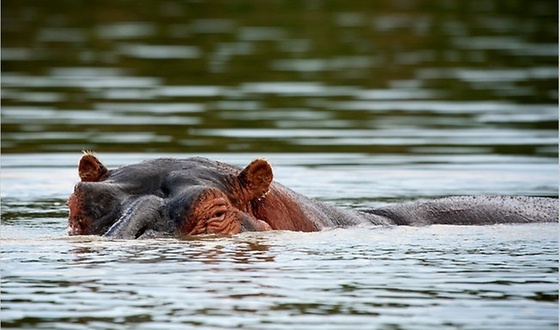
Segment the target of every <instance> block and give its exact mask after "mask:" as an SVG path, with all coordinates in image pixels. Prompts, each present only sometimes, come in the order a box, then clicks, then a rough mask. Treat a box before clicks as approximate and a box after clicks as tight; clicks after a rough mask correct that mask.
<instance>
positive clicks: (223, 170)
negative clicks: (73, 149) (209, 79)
mask: <svg viewBox="0 0 560 330" xmlns="http://www.w3.org/2000/svg"><path fill="white" fill-rule="evenodd" d="M78 173H79V176H80V178H81V182H79V183H77V184H76V186H75V188H74V193H73V194H72V195H70V198H69V199H68V206H69V208H70V213H69V217H68V233H69V235H104V236H107V237H114V238H138V237H154V236H176V237H177V236H183V235H196V234H210V233H215V234H237V233H239V232H243V231H265V230H295V231H318V230H321V229H323V228H327V227H349V226H355V225H360V224H373V225H426V224H457V225H472V224H474V225H477V224H480V225H482V224H496V223H527V222H557V221H558V200H557V199H552V198H538V197H520V196H518V197H507V196H476V197H475V196H462V197H449V198H442V199H436V200H433V201H428V202H422V203H410V204H396V205H391V206H385V207H380V208H376V209H373V210H367V211H357V210H347V209H341V208H337V207H334V206H332V205H329V204H327V203H322V202H318V201H315V200H313V199H310V198H307V197H305V196H303V195H300V194H298V193H296V192H294V191H292V190H290V189H288V188H286V187H284V186H282V185H281V184H279V183H276V182H274V181H273V174H272V168H271V166H270V164H269V163H268V162H267V161H266V160H263V159H257V160H255V161H253V162H252V163H250V164H249V165H248V166H247V167H245V168H244V169H241V168H238V167H236V166H232V165H229V164H225V163H221V162H217V161H212V160H209V159H206V158H198V157H197V158H189V159H170V158H162V159H154V160H149V161H145V162H142V163H139V164H134V165H127V166H123V167H119V168H116V169H111V170H109V169H107V168H106V167H105V166H104V165H103V164H102V163H101V162H100V161H99V160H98V159H97V158H96V157H95V156H93V155H92V154H89V153H88V154H85V155H84V156H83V157H82V159H81V160H80V163H79V166H78Z"/></svg>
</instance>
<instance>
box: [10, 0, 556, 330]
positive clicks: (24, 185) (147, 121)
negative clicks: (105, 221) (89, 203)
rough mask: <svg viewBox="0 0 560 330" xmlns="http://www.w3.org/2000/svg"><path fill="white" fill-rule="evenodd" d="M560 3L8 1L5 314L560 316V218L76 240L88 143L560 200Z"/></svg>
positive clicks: (365, 186) (375, 189)
mask: <svg viewBox="0 0 560 330" xmlns="http://www.w3.org/2000/svg"><path fill="white" fill-rule="evenodd" d="M557 14H558V2H556V1H540V0H537V1H517V2H511V1H507V2H504V1H500V0H489V1H482V2H481V1H457V0H448V1H433V2H409V1H378V2H375V3H373V2H368V1H345V2H337V1H329V0H325V1H321V0H319V1H299V2H297V1H296V2H293V1H273V2H266V4H264V2H261V1H252V0H247V1H237V0H236V1H218V2H216V1H212V2H206V1H195V2H191V1H183V2H179V1H172V0H165V1H152V2H145V1H136V2H134V1H132V2H131V1H126V0H116V1H115V0H113V1H89V2H83V1H70V2H68V1H59V0H53V1H43V2H41V1H39V2H29V1H16V0H5V1H3V2H2V54H1V60H2V80H1V84H2V93H1V103H2V109H1V129H2V145H1V148H2V152H3V153H4V155H3V157H2V176H1V180H2V191H1V194H2V196H1V197H2V205H1V206H2V211H1V212H2V230H1V233H0V234H1V238H2V244H1V246H2V262H1V263H0V268H1V275H2V276H1V279H2V292H1V296H2V307H1V308H2V315H1V319H2V327H3V328H33V329H52V328H55V327H56V328H68V329H70V328H72V329H113V328H119V329H121V328H123V329H128V328H130V329H161V328H165V329H174V328H177V329H184V328H185V327H193V328H194V327H196V328H201V329H231V328H235V327H238V328H244V329H262V328H269V329H293V328H317V329H319V328H320V329H341V328H352V329H369V328H372V327H378V328H381V329H401V328H402V329H412V328H413V329H458V328H461V329H506V328H507V329H557V328H558V235H557V233H558V228H557V227H558V226H557V225H556V224H540V225H529V226H485V227H458V226H430V227H421V228H410V227H400V228H380V227H379V228H354V229H345V230H328V231H323V232H319V233H307V234H305V233H287V232H271V233H259V234H243V235H238V236H234V237H204V238H196V239H192V240H184V241H180V240H171V239H168V240H148V241H128V242H120V241H119V242H117V241H110V240H104V239H100V238H94V237H66V236H65V226H66V216H67V212H68V210H67V207H66V206H65V205H64V203H65V201H66V198H67V196H68V195H69V193H70V192H71V190H72V186H73V184H74V182H75V181H76V180H77V175H76V168H75V166H76V165H75V164H76V163H77V161H78V159H79V157H80V155H79V150H82V149H90V150H95V151H98V152H99V153H100V156H101V158H102V159H103V160H104V161H105V162H106V164H107V165H108V166H110V167H115V166H120V165H124V164H128V163H132V162H138V161H141V160H143V159H147V158H155V157H161V156H177V157H187V156H193V155H203V156H208V157H209V158H213V159H218V160H221V161H225V162H229V163H233V164H236V165H239V166H244V165H246V164H247V163H248V162H250V161H251V160H252V159H253V158H255V157H263V156H265V157H268V158H269V160H270V161H271V163H272V164H273V165H274V170H275V177H276V179H278V180H279V181H280V182H282V183H284V184H285V185H287V186H289V187H291V188H293V189H294V190H296V191H298V192H300V193H303V194H305V195H308V196H310V197H313V198H317V199H320V200H324V201H328V202H330V203H334V204H336V205H338V206H342V207H352V208H367V207H373V206H377V205H380V204H385V203H389V202H401V201H410V200H417V199H426V198H433V197H437V196H445V195H456V194H513V195H517V194H523V195H541V196H557V195H558V163H557V156H558V16H557ZM111 152H114V153H111ZM123 152H126V153H123Z"/></svg>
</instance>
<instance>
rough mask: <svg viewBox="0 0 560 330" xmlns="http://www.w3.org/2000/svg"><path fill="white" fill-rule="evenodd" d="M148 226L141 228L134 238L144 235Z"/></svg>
mask: <svg viewBox="0 0 560 330" xmlns="http://www.w3.org/2000/svg"><path fill="white" fill-rule="evenodd" d="M146 229H147V228H146V227H142V228H140V230H139V231H138V232H137V233H136V235H134V239H137V238H138V237H140V236H142V235H144V233H145V232H146Z"/></svg>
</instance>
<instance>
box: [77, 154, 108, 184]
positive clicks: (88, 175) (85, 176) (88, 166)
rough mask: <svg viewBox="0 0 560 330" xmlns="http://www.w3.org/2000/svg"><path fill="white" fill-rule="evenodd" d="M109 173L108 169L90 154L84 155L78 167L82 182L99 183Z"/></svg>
mask: <svg viewBox="0 0 560 330" xmlns="http://www.w3.org/2000/svg"><path fill="white" fill-rule="evenodd" d="M108 171H109V170H108V169H107V167H105V165H103V163H101V161H99V159H97V158H95V156H94V155H92V154H90V153H86V154H85V155H83V156H82V159H80V164H79V165H78V174H79V175H80V179H82V182H97V181H99V180H101V178H102V177H103V176H104V175H105V174H107V172H108Z"/></svg>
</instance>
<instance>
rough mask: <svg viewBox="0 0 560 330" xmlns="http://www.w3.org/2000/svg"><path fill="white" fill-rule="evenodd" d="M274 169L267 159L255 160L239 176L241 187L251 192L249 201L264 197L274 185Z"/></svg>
mask: <svg viewBox="0 0 560 330" xmlns="http://www.w3.org/2000/svg"><path fill="white" fill-rule="evenodd" d="M272 177H273V175H272V167H271V166H270V164H269V163H268V162H267V161H266V160H265V159H255V160H254V161H252V162H251V164H249V165H247V167H245V169H244V170H243V171H241V173H240V174H239V176H238V178H239V181H240V182H241V185H242V186H244V187H245V188H246V189H247V190H248V191H249V194H250V195H249V199H250V200H253V199H257V198H261V197H263V196H264V195H265V194H266V193H267V192H268V188H269V187H270V184H271V183H272Z"/></svg>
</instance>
